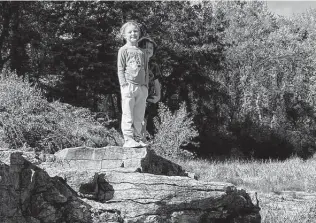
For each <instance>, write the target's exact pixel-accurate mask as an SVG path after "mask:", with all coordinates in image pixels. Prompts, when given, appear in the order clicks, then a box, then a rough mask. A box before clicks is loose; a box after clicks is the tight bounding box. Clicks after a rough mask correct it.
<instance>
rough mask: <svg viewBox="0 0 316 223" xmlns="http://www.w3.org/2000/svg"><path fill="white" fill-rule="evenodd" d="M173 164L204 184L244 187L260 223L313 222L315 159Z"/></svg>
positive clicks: (233, 159)
mask: <svg viewBox="0 0 316 223" xmlns="http://www.w3.org/2000/svg"><path fill="white" fill-rule="evenodd" d="M173 161H174V162H176V163H178V164H179V165H181V166H183V167H184V168H185V169H186V170H187V171H189V172H194V173H196V175H197V177H198V178H199V179H200V180H203V181H210V182H211V181H220V182H223V181H224V182H230V183H232V184H234V185H235V186H237V187H239V188H246V190H247V192H248V193H250V195H251V197H252V198H253V202H254V203H255V204H256V202H257V200H256V198H255V193H257V199H258V201H259V206H260V208H261V211H260V214H261V217H262V222H263V223H283V222H287V223H295V222H306V223H311V222H314V221H315V216H316V206H315V198H316V187H315V183H314V182H315V178H316V175H315V170H316V160H315V159H314V158H313V159H309V160H306V161H304V160H302V159H300V158H298V157H291V158H290V159H287V160H286V161H278V160H262V161H259V160H248V161H245V160H241V159H238V158H237V157H235V158H231V159H226V160H223V161H219V160H205V159H192V160H188V159H179V158H173Z"/></svg>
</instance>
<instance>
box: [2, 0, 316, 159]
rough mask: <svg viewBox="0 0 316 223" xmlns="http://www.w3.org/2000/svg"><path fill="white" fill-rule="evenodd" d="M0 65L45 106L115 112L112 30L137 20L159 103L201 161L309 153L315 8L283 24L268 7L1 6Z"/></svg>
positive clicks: (315, 81)
mask: <svg viewBox="0 0 316 223" xmlns="http://www.w3.org/2000/svg"><path fill="white" fill-rule="evenodd" d="M0 5H1V7H0V19H1V25H0V52H1V54H0V69H3V68H6V69H11V70H15V71H16V73H17V75H19V76H22V77H24V78H27V79H28V80H29V81H30V82H32V83H34V84H36V85H38V86H40V87H41V89H43V91H44V92H45V95H46V96H47V98H48V99H49V100H61V101H62V102H66V103H70V104H72V105H75V106H81V107H86V108H89V109H91V110H92V111H94V112H105V113H107V115H108V116H109V117H110V118H113V119H119V117H120V97H119V84H118V79H117V71H116V56H117V50H118V48H119V47H120V46H121V45H122V44H123V42H122V40H121V39H120V37H119V35H118V34H119V29H120V26H121V25H122V24H123V23H124V22H125V21H126V20H130V19H132V20H136V21H138V22H139V23H140V24H142V26H143V27H144V30H146V32H147V33H148V34H149V35H151V36H152V37H153V39H154V40H155V41H156V42H157V44H158V46H159V48H158V51H157V53H156V56H155V58H154V59H155V61H156V62H157V63H158V64H159V65H160V67H161V71H162V73H163V76H162V77H161V78H160V80H161V82H162V91H163V92H162V102H163V103H165V104H166V105H167V106H168V107H169V108H170V109H171V110H172V111H175V110H177V109H179V106H180V104H182V102H185V103H186V105H187V109H188V111H189V112H190V114H191V116H192V117H193V121H194V124H195V126H196V127H197V130H198V132H199V137H197V138H196V139H195V141H196V142H199V146H198V147H196V146H194V145H196V144H192V145H190V144H189V145H187V146H186V149H189V150H193V151H196V152H197V153H198V154H200V155H206V156H209V155H214V154H216V155H228V154H230V153H233V152H236V151H237V152H238V153H240V154H242V155H243V156H246V157H249V156H253V157H258V158H269V157H275V158H286V157H288V156H290V155H292V154H298V155H299V156H302V157H308V156H310V155H312V154H313V152H314V151H315V149H316V147H315V139H316V131H315V130H316V128H315V127H316V123H315V121H316V119H315V103H316V100H315V94H316V76H315V68H316V53H315V52H316V51H315V46H316V45H315V39H316V31H315V30H316V29H315V28H316V27H315V26H316V25H315V19H316V12H315V11H312V10H310V11H307V12H306V13H304V14H301V15H298V16H296V17H293V18H291V19H287V18H283V17H278V16H276V15H274V14H272V13H270V12H269V10H268V8H267V6H266V4H265V2H259V1H254V2H244V1H234V2H231V1H230V2H226V1H215V2H209V1H204V2H197V3H192V2H185V1H184V2H172V1H170V2H169V1H167V2H164V1H159V2H156V1H148V2H137V1H136V2H135V1H132V2H126V1H124V2H109V1H104V2H102V1H93V2H91V1H69V2H68V1H65V2H53V1H52V2H47V1H34V2H19V1H6V2H1V3H0Z"/></svg>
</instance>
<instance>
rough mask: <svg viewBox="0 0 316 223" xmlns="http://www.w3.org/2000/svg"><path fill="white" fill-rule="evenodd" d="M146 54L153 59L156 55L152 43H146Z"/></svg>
mask: <svg viewBox="0 0 316 223" xmlns="http://www.w3.org/2000/svg"><path fill="white" fill-rule="evenodd" d="M146 53H147V56H148V57H152V56H153V55H154V44H153V43H151V42H146Z"/></svg>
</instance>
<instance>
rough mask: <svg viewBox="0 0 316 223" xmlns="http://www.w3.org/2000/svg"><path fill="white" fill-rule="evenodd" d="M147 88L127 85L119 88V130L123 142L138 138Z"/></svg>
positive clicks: (143, 114)
mask: <svg viewBox="0 0 316 223" xmlns="http://www.w3.org/2000/svg"><path fill="white" fill-rule="evenodd" d="M147 96H148V88H147V87H146V86H144V85H136V84H132V83H128V85H126V86H124V87H122V88H121V97H122V121H121V129H122V133H123V137H124V141H125V142H126V141H128V140H133V139H134V136H136V137H140V138H142V136H141V132H142V122H143V121H144V116H145V108H146V99H147Z"/></svg>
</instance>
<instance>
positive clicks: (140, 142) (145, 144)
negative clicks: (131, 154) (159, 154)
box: [138, 140, 148, 147]
mask: <svg viewBox="0 0 316 223" xmlns="http://www.w3.org/2000/svg"><path fill="white" fill-rule="evenodd" d="M138 143H139V144H140V145H141V146H142V147H146V146H148V144H147V143H144V142H143V141H141V140H140V141H139V142H138Z"/></svg>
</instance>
